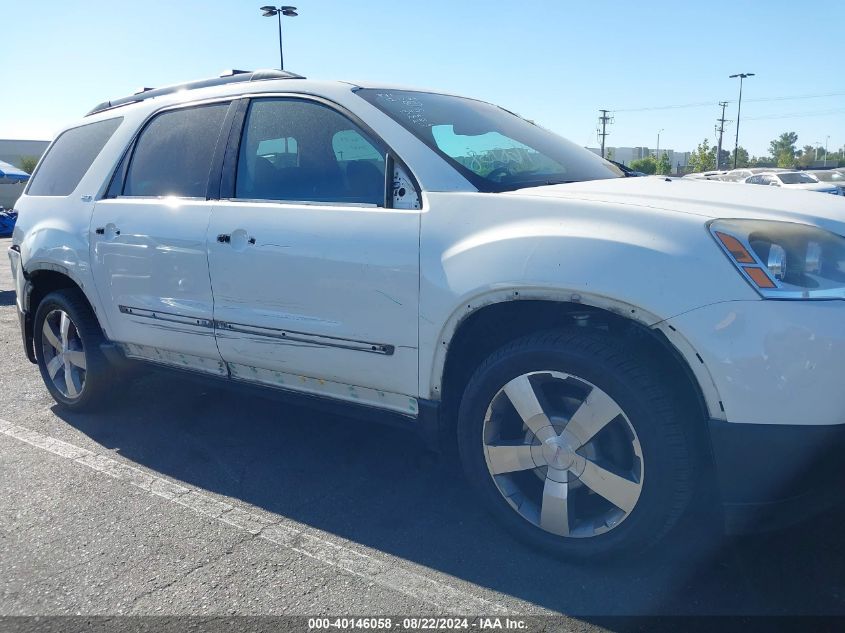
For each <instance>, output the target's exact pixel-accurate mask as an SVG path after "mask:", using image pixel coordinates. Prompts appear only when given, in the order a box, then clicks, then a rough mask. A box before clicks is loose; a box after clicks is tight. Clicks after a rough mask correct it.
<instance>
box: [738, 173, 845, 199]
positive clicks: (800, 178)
mask: <svg viewBox="0 0 845 633" xmlns="http://www.w3.org/2000/svg"><path fill="white" fill-rule="evenodd" d="M745 184H747V185H769V186H772V187H783V188H784V189H800V190H802V191H816V192H819V193H832V194H833V195H835V196H839V195H842V191H841V190H840V189H839V187H837V186H836V185H833V184H826V183H823V182H821V181H820V180H819V179H818V178H816V177H815V176H814V175H813V174H808V173H806V172H803V171H778V172H765V173H762V174H755V175H753V176H749V177H748V178H746V179H745Z"/></svg>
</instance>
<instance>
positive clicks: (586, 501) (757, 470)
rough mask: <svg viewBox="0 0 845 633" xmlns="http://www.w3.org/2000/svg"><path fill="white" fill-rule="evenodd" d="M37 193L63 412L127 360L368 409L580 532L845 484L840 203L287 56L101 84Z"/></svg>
mask: <svg viewBox="0 0 845 633" xmlns="http://www.w3.org/2000/svg"><path fill="white" fill-rule="evenodd" d="M17 208H18V210H19V212H20V216H19V219H18V222H17V226H16V228H15V233H14V236H13V244H12V247H11V250H10V257H11V262H12V268H13V272H14V277H15V280H16V286H17V305H18V309H19V312H20V323H21V329H22V332H23V342H24V347H25V349H26V353H27V355H28V357H29V358H30V360H32V361H33V362H37V363H38V365H39V367H40V369H41V373H42V375H43V378H44V382H45V383H46V385H47V388H48V389H49V390H50V393H51V394H52V395H53V397H54V398H55V399H56V401H57V402H59V403H60V404H61V405H64V406H66V407H69V408H73V409H81V408H83V407H88V406H89V405H94V404H95V403H97V402H98V401H101V400H102V398H103V397H104V396H105V395H106V394H107V393H109V392H111V391H114V385H115V381H117V380H119V379H120V373H119V372H116V371H113V368H114V367H119V366H120V365H121V364H122V363H124V362H125V359H133V360H139V361H147V362H151V363H156V364H159V365H165V366H168V367H175V368H180V369H184V370H189V371H192V372H199V373H203V374H207V375H208V376H210V377H216V378H218V379H223V380H229V381H239V382H243V383H251V384H257V385H264V386H266V387H268V388H269V389H271V390H276V391H277V392H279V393H283V394H289V395H290V394H294V395H295V394H299V395H300V396H301V395H305V396H307V397H308V398H309V399H312V400H313V399H319V400H321V401H323V402H334V403H338V404H340V405H342V406H341V409H342V410H343V411H344V412H346V413H349V414H353V413H364V414H366V413H372V412H375V413H377V414H378V416H377V417H378V418H380V419H382V420H384V421H392V422H395V423H398V424H401V425H404V426H406V427H408V428H409V429H415V430H417V431H418V432H419V433H420V434H422V435H423V436H424V437H425V438H426V440H427V441H429V442H431V443H432V445H438V446H441V447H442V446H447V447H448V446H453V447H454V446H457V448H458V449H459V450H458V452H459V454H460V459H461V461H462V463H463V466H464V469H465V471H466V474H467V476H468V478H469V480H470V481H471V483H472V485H473V486H474V489H475V490H476V492H477V494H478V497H479V498H480V499H481V500H482V501H483V503H485V504H486V505H487V506H488V507H489V509H490V510H491V511H492V512H493V514H494V515H496V516H497V517H498V518H499V520H500V521H501V522H502V523H504V524H505V525H506V526H507V527H509V528H510V529H511V530H512V531H514V532H515V533H517V534H518V535H520V536H522V537H523V538H525V539H527V540H529V541H531V542H533V543H535V544H539V545H542V546H545V547H546V548H548V549H550V550H552V551H554V552H556V553H558V554H560V555H562V556H565V557H569V558H591V557H596V556H601V555H608V554H611V553H620V552H624V551H628V552H639V551H642V550H643V548H645V547H647V546H649V545H653V544H654V543H656V542H658V541H659V540H660V539H661V538H663V537H664V536H665V535H666V534H667V533H668V531H669V529H670V528H671V527H672V526H673V525H674V524H676V523H677V522H678V519H679V518H680V517H681V516H682V515H683V514H684V512H685V511H686V509H688V508H690V507H699V508H700V507H703V504H704V503H705V501H706V500H709V499H712V498H713V495H714V494H716V495H718V499H719V501H720V502H721V503H720V508H721V509H723V510H724V517H725V520H726V524H727V527H728V528H730V529H732V530H740V529H747V528H749V527H753V528H768V527H772V526H774V525H776V524H780V523H784V522H788V521H791V520H795V519H797V518H800V517H802V516H806V514H805V513H806V507H805V506H804V505H803V504H804V503H805V502H810V501H813V502H816V501H819V500H824V499H826V498H827V496H826V495H827V494H828V493H830V492H831V491H832V492H833V494H834V495H840V494H841V493H840V490H841V489H839V488H836V487H835V483H836V481H837V479H838V477H839V475H840V473H841V472H842V470H843V467H842V466H841V464H842V462H841V457H840V455H841V450H842V446H843V443H845V442H844V441H843V438H845V389H843V384H845V302H843V300H845V238H843V237H842V236H843V235H845V200H843V199H842V198H838V197H834V196H816V195H812V194H808V193H805V192H794V191H782V190H774V189H767V188H763V187H759V188H757V187H748V188H743V187H736V186H733V185H730V184H727V183H718V182H706V183H704V182H695V181H693V182H690V181H689V179H683V180H680V179H678V180H676V179H669V178H663V177H651V178H624V177H623V175H622V172H620V171H619V170H618V169H617V168H616V167H614V166H613V165H611V164H610V163H608V162H606V161H604V160H602V159H601V158H599V157H597V156H594V155H593V154H592V153H590V152H588V151H586V150H585V149H582V148H581V147H577V146H575V145H573V144H572V143H570V142H568V141H565V140H563V139H561V138H559V137H558V136H555V135H554V134H552V133H550V132H548V131H546V130H544V129H543V128H541V127H538V126H536V125H534V124H532V123H530V122H528V121H525V120H523V119H521V118H520V117H518V116H516V115H514V114H512V113H510V112H508V111H506V110H503V109H501V108H499V107H496V106H493V105H490V104H487V103H484V102H481V101H476V100H472V99H466V98H461V97H457V96H450V95H445V94H438V93H432V92H422V91H413V90H408V89H400V88H393V87H386V86H371V85H368V84H364V83H357V84H351V83H343V82H321V81H308V80H306V79H304V78H301V77H299V76H296V75H293V74H290V73H284V72H279V71H265V72H258V73H245V72H236V73H234V74H232V75H230V76H226V77H221V78H215V79H212V80H205V81H201V82H193V83H191V84H186V85H182V86H176V87H171V88H164V89H160V90H153V91H147V92H142V93H139V94H136V95H132V96H130V97H126V98H124V99H120V100H117V101H113V102H106V103H104V104H102V105H100V106H98V107H97V108H95V109H94V110H93V111H92V112H91V113H90V114H89V115H88V116H87V117H85V119H83V120H82V121H81V122H79V123H77V124H76V125H74V126H73V127H70V128H68V129H66V130H65V131H64V132H62V133H61V134H60V135H59V136H58V138H57V139H56V140H55V141H54V142H53V144H52V145H51V146H50V148H49V150H48V151H47V153H46V154H45V156H44V158H43V159H42V160H41V162H40V164H39V165H38V168H37V170H36V172H35V174H34V176H33V178H32V180H31V181H30V183H29V186H28V188H27V190H26V192H25V195H23V197H22V198H21V199H20V200H19V202H18V204H17ZM775 502H782V503H775ZM799 502H800V503H801V504H802V506H801V507H800V509H799V507H798V503H799Z"/></svg>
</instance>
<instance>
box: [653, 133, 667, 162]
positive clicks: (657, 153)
mask: <svg viewBox="0 0 845 633" xmlns="http://www.w3.org/2000/svg"><path fill="white" fill-rule="evenodd" d="M664 129H665V128H660V129H659V130H657V149H656V150H654V158H655V160H660V133H661V132H662V131H663V130H664Z"/></svg>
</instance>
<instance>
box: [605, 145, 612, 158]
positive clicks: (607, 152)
mask: <svg viewBox="0 0 845 633" xmlns="http://www.w3.org/2000/svg"><path fill="white" fill-rule="evenodd" d="M604 157H605V158H606V159H607V160H613V148H612V147H608V148H607V150H605V152H604Z"/></svg>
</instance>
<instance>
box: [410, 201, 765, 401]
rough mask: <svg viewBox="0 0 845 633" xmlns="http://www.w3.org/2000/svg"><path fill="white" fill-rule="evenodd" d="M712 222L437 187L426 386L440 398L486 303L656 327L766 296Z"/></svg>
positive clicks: (431, 220)
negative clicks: (569, 307)
mask: <svg viewBox="0 0 845 633" xmlns="http://www.w3.org/2000/svg"><path fill="white" fill-rule="evenodd" d="M706 220H707V219H706V218H704V217H701V216H697V215H692V214H680V213H672V212H668V211H665V210H661V209H653V208H646V207H632V206H629V205H621V204H610V203H599V202H594V201H582V200H549V199H540V198H537V197H530V196H524V197H521V196H518V195H500V194H444V193H441V194H438V193H434V194H430V209H429V210H428V211H427V212H425V213H424V214H423V215H422V219H421V222H422V230H421V256H420V257H421V275H422V278H421V285H420V305H421V307H420V394H421V395H423V397H432V398H434V399H439V397H440V393H441V389H442V384H441V382H442V378H443V370H444V367H445V360H446V355H447V353H448V349H449V346H450V345H451V340H452V337H453V336H454V334H455V332H456V331H457V328H458V325H459V324H460V323H461V321H463V319H465V318H466V317H467V316H469V315H470V314H472V313H473V312H475V311H476V310H478V309H481V308H483V307H484V306H486V305H489V304H491V303H496V302H499V301H512V300H520V299H537V300H544V301H559V302H567V303H581V304H584V305H588V306H591V307H595V308H600V309H603V310H607V311H610V312H614V313H616V314H618V315H620V316H624V317H625V318H628V319H633V320H635V321H638V322H640V323H642V324H643V325H645V326H647V327H655V326H657V325H658V324H660V323H662V322H664V321H665V320H666V319H669V318H671V317H672V316H674V315H677V314H681V313H684V312H687V311H689V310H692V309H695V308H697V307H700V306H703V305H708V304H713V303H719V302H723V301H730V300H746V301H754V300H759V296H758V295H757V294H756V293H755V292H754V291H753V290H752V289H751V288H750V287H749V286H748V285H747V284H746V283H745V282H744V281H743V279H742V278H741V277H740V276H739V274H738V273H737V272H736V270H735V269H734V267H733V265H732V264H730V262H728V260H727V258H726V257H725V256H724V255H723V253H722V252H721V250H720V249H719V248H718V247H717V245H716V244H715V243H714V242H713V239H712V237H711V236H710V235H709V233H708V231H707V228H706ZM667 332H669V336H667V338H669V339H670V341H672V343H673V345H674V346H675V347H676V349H677V350H678V351H679V352H680V353H681V355H682V356H683V357H684V358H685V359H686V361H687V363H688V364H689V365H690V368H691V369H692V370H693V373H694V374H695V375H696V377H697V378H698V380H699V383H701V385H700V386H701V388H702V391H703V392H704V393H705V397H706V400H707V402H708V406H709V407H710V409H711V412H712V413H714V415H716V417H718V414H719V413H720V408H719V405H718V402H719V399H718V394H717V393H716V392H715V390H714V388H713V380H712V378H711V377H710V376H709V374H708V372H707V371H706V368H702V367H700V366H699V365H700V363H699V362H698V359H697V357H696V352H695V350H694V349H692V347H691V346H690V345H688V343H686V342H685V340H684V337H683V335H682V334H681V333H679V332H676V331H674V332H673V331H672V330H667Z"/></svg>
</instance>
